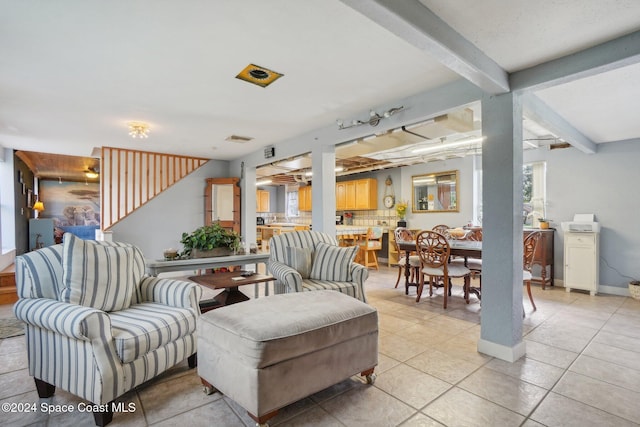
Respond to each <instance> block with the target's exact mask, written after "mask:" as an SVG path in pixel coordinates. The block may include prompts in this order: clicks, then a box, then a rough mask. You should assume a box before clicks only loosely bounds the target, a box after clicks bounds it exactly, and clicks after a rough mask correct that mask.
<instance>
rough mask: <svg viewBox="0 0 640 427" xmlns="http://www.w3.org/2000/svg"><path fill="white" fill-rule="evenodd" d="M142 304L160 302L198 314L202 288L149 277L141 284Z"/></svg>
mask: <svg viewBox="0 0 640 427" xmlns="http://www.w3.org/2000/svg"><path fill="white" fill-rule="evenodd" d="M140 294H141V298H142V301H141V302H158V303H160V304H164V305H168V306H171V307H181V308H192V309H194V310H196V312H198V310H199V308H198V307H199V304H200V299H201V298H202V288H201V287H200V285H198V284H197V283H194V282H187V281H186V280H173V279H165V278H158V277H155V276H147V277H144V278H143V279H142V283H140Z"/></svg>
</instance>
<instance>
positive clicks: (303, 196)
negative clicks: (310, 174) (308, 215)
mask: <svg viewBox="0 0 640 427" xmlns="http://www.w3.org/2000/svg"><path fill="white" fill-rule="evenodd" d="M298 210H299V211H310V210H311V186H310V185H307V186H305V187H300V188H299V189H298Z"/></svg>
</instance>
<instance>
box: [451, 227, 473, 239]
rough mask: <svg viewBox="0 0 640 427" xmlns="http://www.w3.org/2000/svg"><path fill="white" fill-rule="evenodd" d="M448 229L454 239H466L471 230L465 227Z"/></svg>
mask: <svg viewBox="0 0 640 427" xmlns="http://www.w3.org/2000/svg"><path fill="white" fill-rule="evenodd" d="M448 231H449V236H451V238H452V239H453V240H462V239H465V238H466V237H467V235H468V234H469V230H465V229H463V228H450V229H449V230H448Z"/></svg>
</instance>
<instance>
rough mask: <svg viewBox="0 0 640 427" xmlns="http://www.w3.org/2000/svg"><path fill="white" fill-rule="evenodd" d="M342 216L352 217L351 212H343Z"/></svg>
mask: <svg viewBox="0 0 640 427" xmlns="http://www.w3.org/2000/svg"><path fill="white" fill-rule="evenodd" d="M344 217H345V218H353V212H345V213H344Z"/></svg>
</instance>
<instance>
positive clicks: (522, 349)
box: [478, 338, 526, 363]
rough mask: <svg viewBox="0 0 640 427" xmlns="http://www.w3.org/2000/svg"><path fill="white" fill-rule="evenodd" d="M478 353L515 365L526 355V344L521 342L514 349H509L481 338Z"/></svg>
mask: <svg viewBox="0 0 640 427" xmlns="http://www.w3.org/2000/svg"><path fill="white" fill-rule="evenodd" d="M478 351H479V352H480V353H483V354H486V355H488V356H493V357H496V358H498V359H500V360H504V361H506V362H511V363H513V362H515V361H516V360H518V359H520V358H521V357H522V356H524V355H525V353H526V344H525V342H524V341H521V342H519V343H518V344H516V345H515V346H513V347H507V346H504V345H502V344H496V343H494V342H491V341H487V340H483V339H482V338H481V339H480V340H478Z"/></svg>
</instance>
